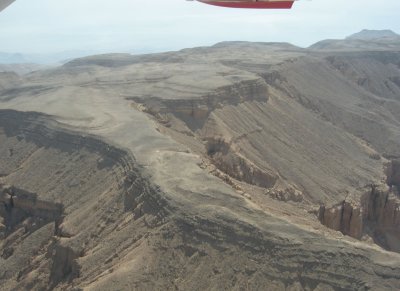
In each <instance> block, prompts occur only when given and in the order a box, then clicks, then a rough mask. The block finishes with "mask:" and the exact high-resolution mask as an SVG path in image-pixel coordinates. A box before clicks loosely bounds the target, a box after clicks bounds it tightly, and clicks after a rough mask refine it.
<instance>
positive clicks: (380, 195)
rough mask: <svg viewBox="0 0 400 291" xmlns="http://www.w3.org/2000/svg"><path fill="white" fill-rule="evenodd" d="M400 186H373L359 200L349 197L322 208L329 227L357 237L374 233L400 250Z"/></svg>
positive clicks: (381, 242)
mask: <svg viewBox="0 0 400 291" xmlns="http://www.w3.org/2000/svg"><path fill="white" fill-rule="evenodd" d="M397 195H398V193H397V189H396V187H394V188H392V189H390V190H388V189H386V188H385V187H383V186H381V187H378V186H376V185H372V186H370V190H368V191H367V192H366V193H365V194H364V195H363V196H362V197H361V198H360V199H359V201H355V200H354V199H348V200H345V201H342V202H341V203H339V204H337V205H334V206H331V207H326V206H324V205H322V206H321V207H320V209H319V220H320V221H321V223H322V224H324V225H325V226H327V227H329V228H331V229H334V230H337V231H340V232H342V233H343V234H344V235H349V236H351V237H353V238H356V239H362V238H363V237H364V236H365V235H366V236H370V237H371V238H372V239H373V240H374V241H375V243H377V244H379V245H380V246H382V247H384V248H385V249H387V250H391V251H396V252H400V199H399V198H398V196H397Z"/></svg>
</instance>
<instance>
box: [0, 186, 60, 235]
mask: <svg viewBox="0 0 400 291" xmlns="http://www.w3.org/2000/svg"><path fill="white" fill-rule="evenodd" d="M62 213H63V206H62V204H60V203H53V202H47V201H43V200H40V199H38V198H37V194H35V193H30V192H28V191H24V190H22V189H18V188H15V187H10V186H4V185H1V184H0V217H2V218H3V222H4V223H3V224H4V226H5V232H3V235H2V236H3V237H4V236H5V235H8V234H10V233H12V232H13V231H14V230H15V228H16V227H17V226H18V225H19V224H20V223H22V222H23V221H25V223H24V227H25V229H26V232H32V231H33V230H36V229H38V228H40V227H41V226H43V225H45V224H47V223H49V222H51V221H53V222H54V223H55V224H56V225H58V224H59V223H60V222H61V220H62ZM0 234H1V231H0Z"/></svg>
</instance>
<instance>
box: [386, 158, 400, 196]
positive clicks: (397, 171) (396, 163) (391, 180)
mask: <svg viewBox="0 0 400 291" xmlns="http://www.w3.org/2000/svg"><path fill="white" fill-rule="evenodd" d="M386 176H387V184H388V185H389V186H397V188H398V189H400V159H394V160H392V161H391V162H390V163H389V165H388V167H387V169H386Z"/></svg>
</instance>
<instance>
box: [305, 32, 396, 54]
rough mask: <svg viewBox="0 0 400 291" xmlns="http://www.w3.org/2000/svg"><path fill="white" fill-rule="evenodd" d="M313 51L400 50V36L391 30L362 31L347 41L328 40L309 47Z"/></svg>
mask: <svg viewBox="0 0 400 291" xmlns="http://www.w3.org/2000/svg"><path fill="white" fill-rule="evenodd" d="M309 48H310V49H312V50H334V51H338V50H342V51H354V50H364V51H366V50H398V49H400V35H398V34H396V33H394V32H393V31H391V30H366V29H365V30H362V31H360V32H358V33H355V34H352V35H350V36H348V37H347V38H345V39H327V40H323V41H320V42H317V43H315V44H313V45H312V46H310V47H309Z"/></svg>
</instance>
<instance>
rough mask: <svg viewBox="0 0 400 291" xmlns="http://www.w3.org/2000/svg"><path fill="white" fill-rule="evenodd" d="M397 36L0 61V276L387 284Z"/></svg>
mask: <svg viewBox="0 0 400 291" xmlns="http://www.w3.org/2000/svg"><path fill="white" fill-rule="evenodd" d="M369 36H370V35H369ZM363 37H364V38H363ZM396 41H397V40H396V38H395V37H390V38H389V39H387V34H385V37H382V38H379V34H378V36H374V38H373V39H372V40H371V39H370V37H368V38H365V36H364V35H363V34H361V40H360V35H356V37H353V38H350V39H347V40H346V41H341V42H340V41H334V42H333V44H331V43H326V42H325V43H324V45H323V46H321V44H319V45H314V46H312V47H311V48H310V49H300V48H297V47H294V46H292V45H289V44H282V43H245V42H232V43H220V44H217V45H215V46H213V47H209V48H195V49H187V50H183V51H180V52H171V53H164V54H155V55H144V56H131V55H124V54H115V55H102V56H93V57H88V58H83V59H78V60H74V61H72V62H70V63H68V64H66V65H64V66H62V67H58V68H54V69H49V70H43V71H38V72H34V73H31V74H28V75H25V76H21V77H19V76H17V75H15V74H12V73H2V74H1V75H0V108H1V111H0V129H1V130H0V161H1V163H0V184H1V187H0V283H1V286H2V288H3V289H5V290H16V289H36V290H48V289H58V290H80V289H85V290H86V289H87V290H90V289H92V290H132V289H133V290H135V289H137V290H208V289H210V290H397V289H399V288H400V275H399V274H400V254H398V252H399V251H400V247H399V245H400V237H399V235H400V229H399V227H400V214H399V213H400V200H399V193H398V187H399V186H400V178H399V177H400V176H399V173H400V163H399V158H400V153H399V145H400V126H399V125H400V115H399V112H400V110H399V109H400V106H399V105H400V83H399V80H400V53H399V46H397V47H396V45H395V44H396ZM360 43H362V45H360Z"/></svg>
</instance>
